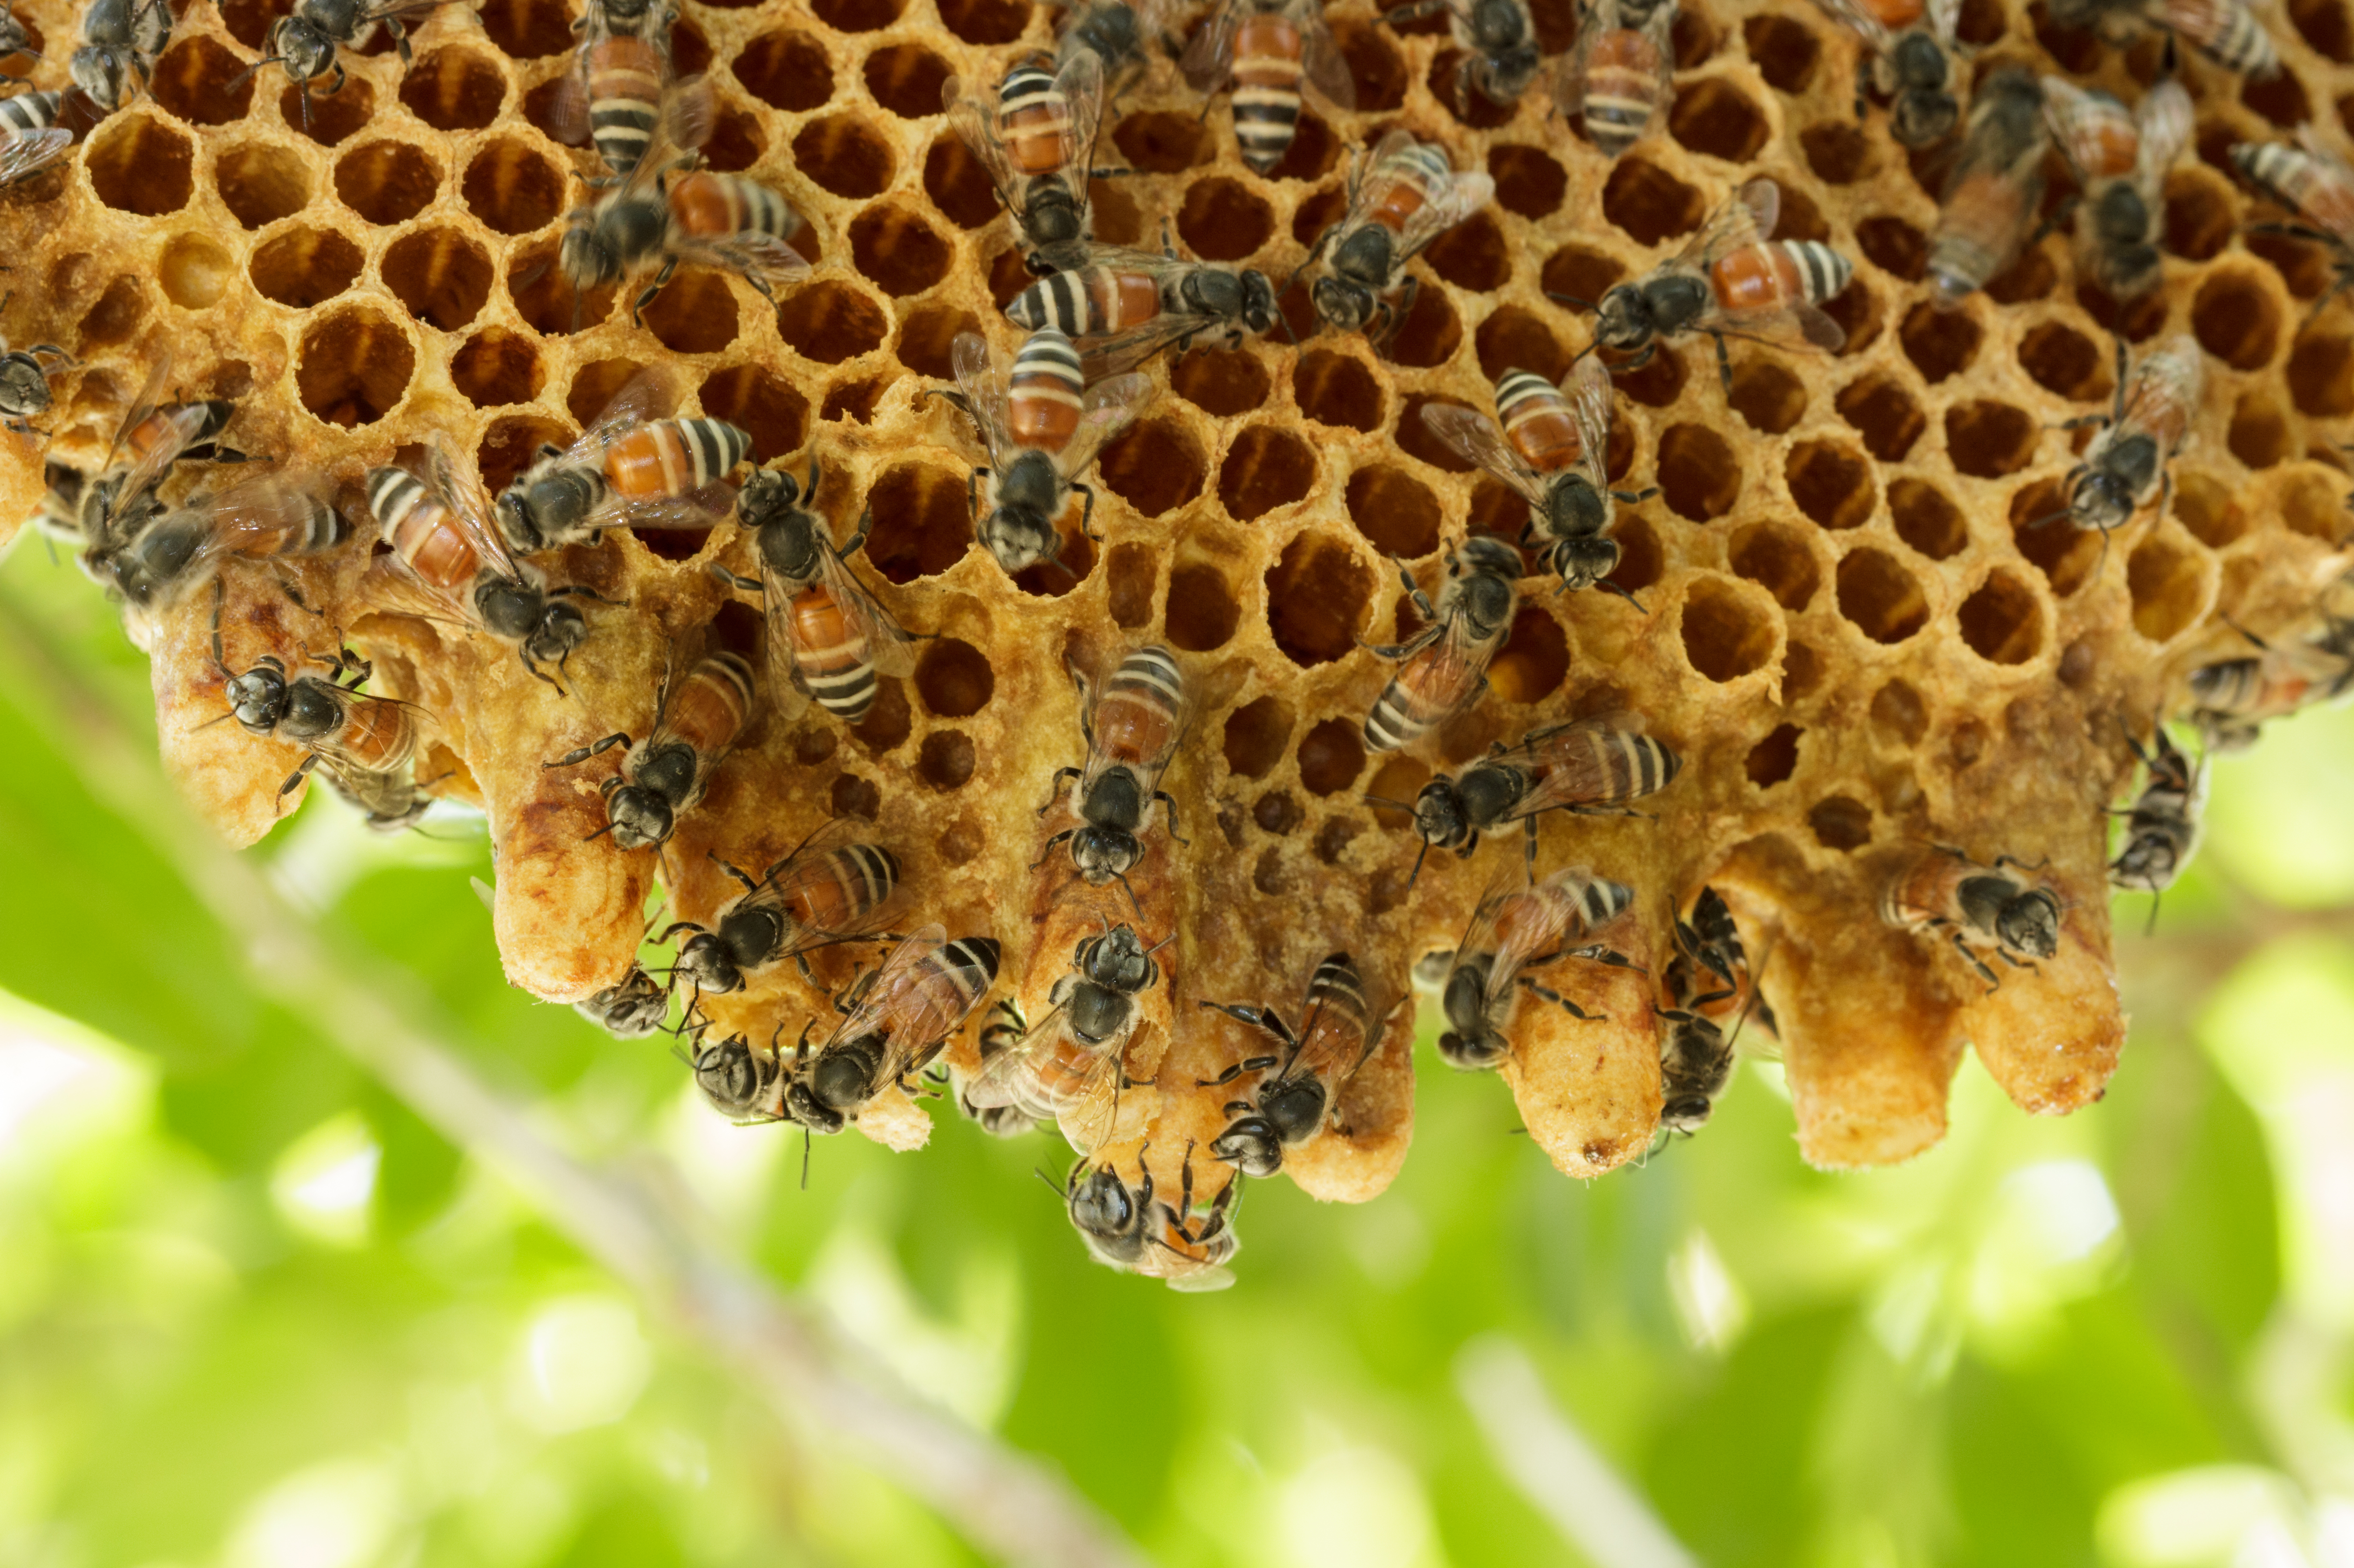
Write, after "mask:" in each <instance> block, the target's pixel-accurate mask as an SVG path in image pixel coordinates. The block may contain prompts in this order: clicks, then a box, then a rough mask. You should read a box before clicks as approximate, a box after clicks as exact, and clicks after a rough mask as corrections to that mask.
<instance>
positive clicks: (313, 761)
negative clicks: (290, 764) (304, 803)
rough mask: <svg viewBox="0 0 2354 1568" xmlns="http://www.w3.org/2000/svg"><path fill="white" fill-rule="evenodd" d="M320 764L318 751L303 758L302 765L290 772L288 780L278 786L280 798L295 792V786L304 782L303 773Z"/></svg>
mask: <svg viewBox="0 0 2354 1568" xmlns="http://www.w3.org/2000/svg"><path fill="white" fill-rule="evenodd" d="M318 765H319V754H318V753H317V752H315V751H314V752H313V753H312V754H311V755H310V756H308V757H306V758H303V759H302V767H300V768H296V769H295V770H294V771H293V772H292V773H290V774H288V775H287V776H286V782H285V783H283V784H281V785H280V786H279V787H278V794H279V798H280V799H281V800H283V799H284V798H285V797H287V796H289V795H292V793H294V787H295V786H296V785H298V784H300V783H302V778H303V775H305V774H307V773H309V772H310V771H311V769H312V768H316V767H317V766H318Z"/></svg>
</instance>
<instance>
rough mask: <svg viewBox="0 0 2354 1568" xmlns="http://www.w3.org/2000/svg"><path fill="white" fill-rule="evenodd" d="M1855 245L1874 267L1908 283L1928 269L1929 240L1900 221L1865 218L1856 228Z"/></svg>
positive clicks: (1915, 281) (1915, 280) (1915, 279)
mask: <svg viewBox="0 0 2354 1568" xmlns="http://www.w3.org/2000/svg"><path fill="white" fill-rule="evenodd" d="M1855 242H1856V245H1857V246H1858V247H1859V248H1860V249H1861V250H1862V251H1863V253H1864V255H1865V256H1866V257H1867V258H1869V259H1870V260H1871V262H1872V265H1873V266H1875V267H1877V268H1879V269H1880V270H1882V271H1883V272H1886V273H1889V274H1890V275H1892V276H1893V277H1897V278H1901V279H1903V281H1905V282H1908V283H1917V282H1919V281H1921V279H1922V277H1923V275H1924V274H1925V273H1926V272H1927V271H1928V268H1929V237H1928V236H1927V235H1925V234H1924V233H1922V232H1921V231H1920V230H1919V229H1917V228H1914V227H1913V225H1911V224H1909V223H1907V222H1905V221H1904V220H1903V218H1901V217H1884V216H1883V217H1867V218H1865V219H1864V220H1863V221H1862V222H1861V223H1859V224H1857V225H1856V226H1855Z"/></svg>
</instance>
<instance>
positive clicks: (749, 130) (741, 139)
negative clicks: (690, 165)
mask: <svg viewBox="0 0 2354 1568" xmlns="http://www.w3.org/2000/svg"><path fill="white" fill-rule="evenodd" d="M767 148H768V139H767V138H766V137H765V136H763V135H762V134H761V133H760V122H759V121H758V119H756V118H755V117H754V116H753V115H752V114H751V113H749V112H748V111H744V110H740V109H732V108H729V107H728V106H726V104H721V105H719V106H718V107H717V108H716V109H715V110H714V111H713V113H712V116H711V133H710V135H709V136H707V137H706V138H705V140H704V143H703V147H702V153H703V166H704V167H705V168H707V169H716V170H717V171H719V172H720V173H721V174H735V173H737V172H738V171H740V170H743V169H748V168H750V167H751V166H752V165H753V164H757V163H758V162H759V161H760V154H762V153H763V152H765V151H766V150H767ZM796 238H799V237H796Z"/></svg>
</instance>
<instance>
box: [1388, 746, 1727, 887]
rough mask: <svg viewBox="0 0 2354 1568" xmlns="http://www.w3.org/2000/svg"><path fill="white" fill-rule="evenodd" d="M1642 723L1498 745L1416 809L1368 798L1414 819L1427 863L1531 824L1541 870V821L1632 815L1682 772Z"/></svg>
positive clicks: (1531, 853) (1424, 796) (1531, 843)
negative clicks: (1559, 816)
mask: <svg viewBox="0 0 2354 1568" xmlns="http://www.w3.org/2000/svg"><path fill="white" fill-rule="evenodd" d="M1641 724H1642V721H1641V720H1640V719H1637V718H1632V717H1630V716H1629V715H1615V716H1612V717H1606V718H1590V719H1580V720H1578V721H1577V722H1576V723H1575V724H1564V725H1555V726H1553V727H1552V728H1550V729H1541V730H1537V731H1535V732H1534V733H1533V734H1532V735H1530V736H1527V737H1526V738H1525V739H1523V740H1522V742H1521V743H1520V745H1518V746H1515V747H1504V746H1502V745H1498V746H1497V747H1495V748H1494V749H1493V750H1492V751H1490V753H1489V755H1487V756H1486V757H1483V758H1480V759H1479V761H1477V762H1475V763H1473V764H1471V766H1470V767H1469V768H1465V769H1464V770H1463V771H1462V772H1461V773H1460V774H1459V775H1458V776H1457V777H1455V778H1453V779H1449V778H1447V776H1446V775H1445V774H1441V775H1439V776H1438V777H1437V778H1436V779H1432V780H1431V781H1430V782H1429V783H1427V784H1426V785H1424V786H1423V787H1422V792H1421V793H1420V794H1418V795H1416V797H1415V800H1414V804H1413V806H1412V807H1407V806H1406V805H1405V802H1404V801H1399V800H1380V799H1378V798H1376V797H1368V799H1370V800H1373V801H1374V803H1375V804H1377V805H1384V806H1390V807H1394V808H1395V809H1397V810H1412V811H1413V812H1414V825H1415V828H1416V832H1420V833H1421V834H1422V853H1421V854H1417V855H1416V856H1415V861H1414V874H1415V875H1416V877H1419V876H1420V875H1421V874H1422V861H1423V856H1424V855H1427V854H1428V853H1430V851H1431V848H1432V846H1434V845H1436V846H1437V847H1439V848H1441V849H1451V850H1453V851H1454V852H1455V853H1456V855H1457V856H1458V858H1461V857H1466V856H1469V854H1470V853H1471V852H1472V851H1473V850H1474V849H1477V848H1478V847H1479V835H1480V834H1481V833H1483V832H1492V831H1494V830H1495V829H1496V828H1498V827H1500V826H1501V825H1502V824H1504V823H1506V822H1512V821H1518V822H1522V823H1525V824H1526V825H1527V837H1528V856H1527V859H1528V863H1529V869H1530V871H1531V873H1532V874H1533V873H1534V872H1535V869H1536V857H1537V818H1538V817H1540V816H1542V815H1543V814H1544V813H1545V812H1547V811H1568V812H1571V813H1573V814H1574V815H1577V816H1632V815H1635V814H1636V813H1634V812H1632V811H1631V810H1628V806H1627V802H1628V801H1629V800H1641V799H1642V798H1643V797H1644V796H1646V795H1650V794H1654V793H1656V792H1658V791H1659V790H1661V789H1666V788H1667V787H1668V786H1669V785H1670V783H1672V782H1674V780H1675V777H1676V775H1677V774H1678V773H1680V772H1681V771H1682V769H1683V765H1684V764H1683V758H1681V757H1679V756H1677V755H1676V754H1675V753H1674V752H1673V751H1671V750H1670V749H1669V748H1668V747H1665V746H1662V745H1661V744H1659V742H1658V741H1656V740H1653V739H1652V738H1651V737H1650V736H1648V735H1645V734H1643V733H1642V731H1641V728H1640V726H1641Z"/></svg>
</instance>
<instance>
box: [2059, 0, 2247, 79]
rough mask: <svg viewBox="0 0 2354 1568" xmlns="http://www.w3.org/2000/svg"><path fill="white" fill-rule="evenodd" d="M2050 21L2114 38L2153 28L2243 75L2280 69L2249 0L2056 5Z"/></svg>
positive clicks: (2108, 0) (2069, 0) (2081, 0)
mask: <svg viewBox="0 0 2354 1568" xmlns="http://www.w3.org/2000/svg"><path fill="white" fill-rule="evenodd" d="M2051 15H2052V22H2053V23H2054V24H2055V25H2057V26H2062V27H2097V28H2099V29H2100V30H2101V31H2103V32H2105V33H2108V34H2111V35H2113V36H2118V35H2128V34H2130V33H2131V32H2133V31H2134V30H2135V28H2136V26H2137V25H2138V26H2152V27H2159V28H2163V29H2164V30H2165V31H2167V32H2168V33H2170V34H2172V35H2173V36H2174V37H2178V38H2180V39H2181V40H2182V41H2183V42H2184V43H2186V44H2189V45H2190V47H2191V48H2194V49H2196V50H2198V51H2199V52H2200V54H2202V55H2205V56H2206V57H2207V58H2209V59H2211V60H2213V61H2214V62H2215V63H2216V64H2217V65H2219V66H2221V67H2222V68H2223V69H2225V70H2235V71H2238V72H2239V73H2240V74H2241V75H2243V76H2250V77H2259V78H2261V77H2268V76H2274V75H2276V74H2278V72H2279V70H2280V51H2279V50H2278V49H2275V48H2274V47H2273V40H2272V36H2271V35H2270V34H2268V33H2266V32H2265V31H2264V23H2262V22H2261V21H2258V20H2257V19H2256V14H2255V12H2254V11H2253V9H2252V8H2251V7H2250V6H2249V5H2248V4H2247V0H2052V8H2051Z"/></svg>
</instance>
